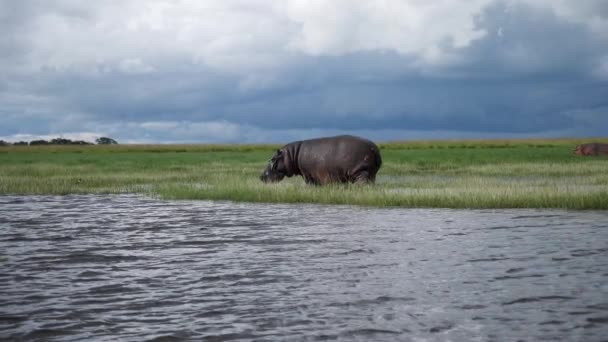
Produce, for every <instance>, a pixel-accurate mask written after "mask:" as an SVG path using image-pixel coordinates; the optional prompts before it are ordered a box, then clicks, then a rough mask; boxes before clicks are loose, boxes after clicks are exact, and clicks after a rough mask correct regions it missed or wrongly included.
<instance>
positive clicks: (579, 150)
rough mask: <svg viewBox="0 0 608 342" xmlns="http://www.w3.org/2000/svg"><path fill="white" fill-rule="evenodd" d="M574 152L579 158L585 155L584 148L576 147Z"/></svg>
mask: <svg viewBox="0 0 608 342" xmlns="http://www.w3.org/2000/svg"><path fill="white" fill-rule="evenodd" d="M572 152H574V154H578V155H579V156H580V155H583V146H582V145H576V148H575V149H574V150H573V151H572Z"/></svg>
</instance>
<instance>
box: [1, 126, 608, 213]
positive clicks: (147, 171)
mask: <svg viewBox="0 0 608 342" xmlns="http://www.w3.org/2000/svg"><path fill="white" fill-rule="evenodd" d="M591 140H593V141H597V142H608V138H600V139H551V140H539V139H533V140H470V141H414V142H390V143H380V144H378V145H379V146H380V149H381V153H382V159H383V165H382V167H381V169H380V171H379V172H378V178H377V181H376V184H375V185H348V186H345V185H333V186H327V187H316V186H308V185H305V184H304V181H303V180H302V178H301V177H293V178H289V179H286V180H284V181H283V182H281V183H278V184H264V183H262V182H261V181H260V180H259V175H260V173H261V171H262V170H263V168H264V167H265V166H266V162H267V160H268V158H270V156H271V155H272V153H273V151H274V150H275V149H276V148H278V147H280V146H279V145H96V146H77V145H69V146H2V147H0V194H56V195H64V194H75V193H77V194H84V193H143V194H146V195H151V196H157V197H160V198H167V199H210V200H232V201H248V202H283V203H326V204H356V205H365V206H378V207H392V206H395V207H444V208H568V209H608V172H606V171H607V170H608V157H581V156H576V155H574V154H573V153H572V151H573V149H574V147H575V145H576V144H580V143H584V142H589V141H591Z"/></svg>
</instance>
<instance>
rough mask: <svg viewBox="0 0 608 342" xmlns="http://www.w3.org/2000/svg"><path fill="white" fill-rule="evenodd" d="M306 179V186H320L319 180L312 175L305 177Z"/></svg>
mask: <svg viewBox="0 0 608 342" xmlns="http://www.w3.org/2000/svg"><path fill="white" fill-rule="evenodd" d="M303 177H304V182H305V183H306V184H310V185H319V182H317V180H315V179H314V178H313V177H312V176H311V175H306V174H305V175H303Z"/></svg>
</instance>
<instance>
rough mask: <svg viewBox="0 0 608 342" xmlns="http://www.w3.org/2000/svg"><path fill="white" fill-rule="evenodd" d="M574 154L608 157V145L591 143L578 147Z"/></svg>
mask: <svg viewBox="0 0 608 342" xmlns="http://www.w3.org/2000/svg"><path fill="white" fill-rule="evenodd" d="M574 153H575V154H578V155H579V156H598V155H600V154H606V155H608V144H601V143H590V144H582V145H577V146H576V148H575V149H574Z"/></svg>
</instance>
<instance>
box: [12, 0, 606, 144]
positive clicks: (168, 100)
mask: <svg viewBox="0 0 608 342" xmlns="http://www.w3.org/2000/svg"><path fill="white" fill-rule="evenodd" d="M0 32H1V33H0V139H4V140H9V141H16V140H30V139H32V138H35V137H43V138H45V137H47V138H48V137H57V136H62V137H66V138H72V139H85V140H89V141H92V140H93V139H94V138H95V137H97V136H100V135H106V136H111V137H113V138H115V139H116V140H118V141H119V142H125V143H126V142H140V143H145V142H166V143H175V142H195V143H196V142H200V143H210V142H220V143H232V142H286V141H291V140H294V139H302V138H309V137H315V136H323V135H332V134H338V133H352V134H359V135H363V136H366V137H369V138H372V139H376V140H407V139H441V138H496V137H562V136H608V1H605V0H467V1H464V0H434V1H427V0H221V1H220V0H164V1H161V0H131V1H128V0H100V1H81V0H38V1H36V0H19V1H15V0H0Z"/></svg>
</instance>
